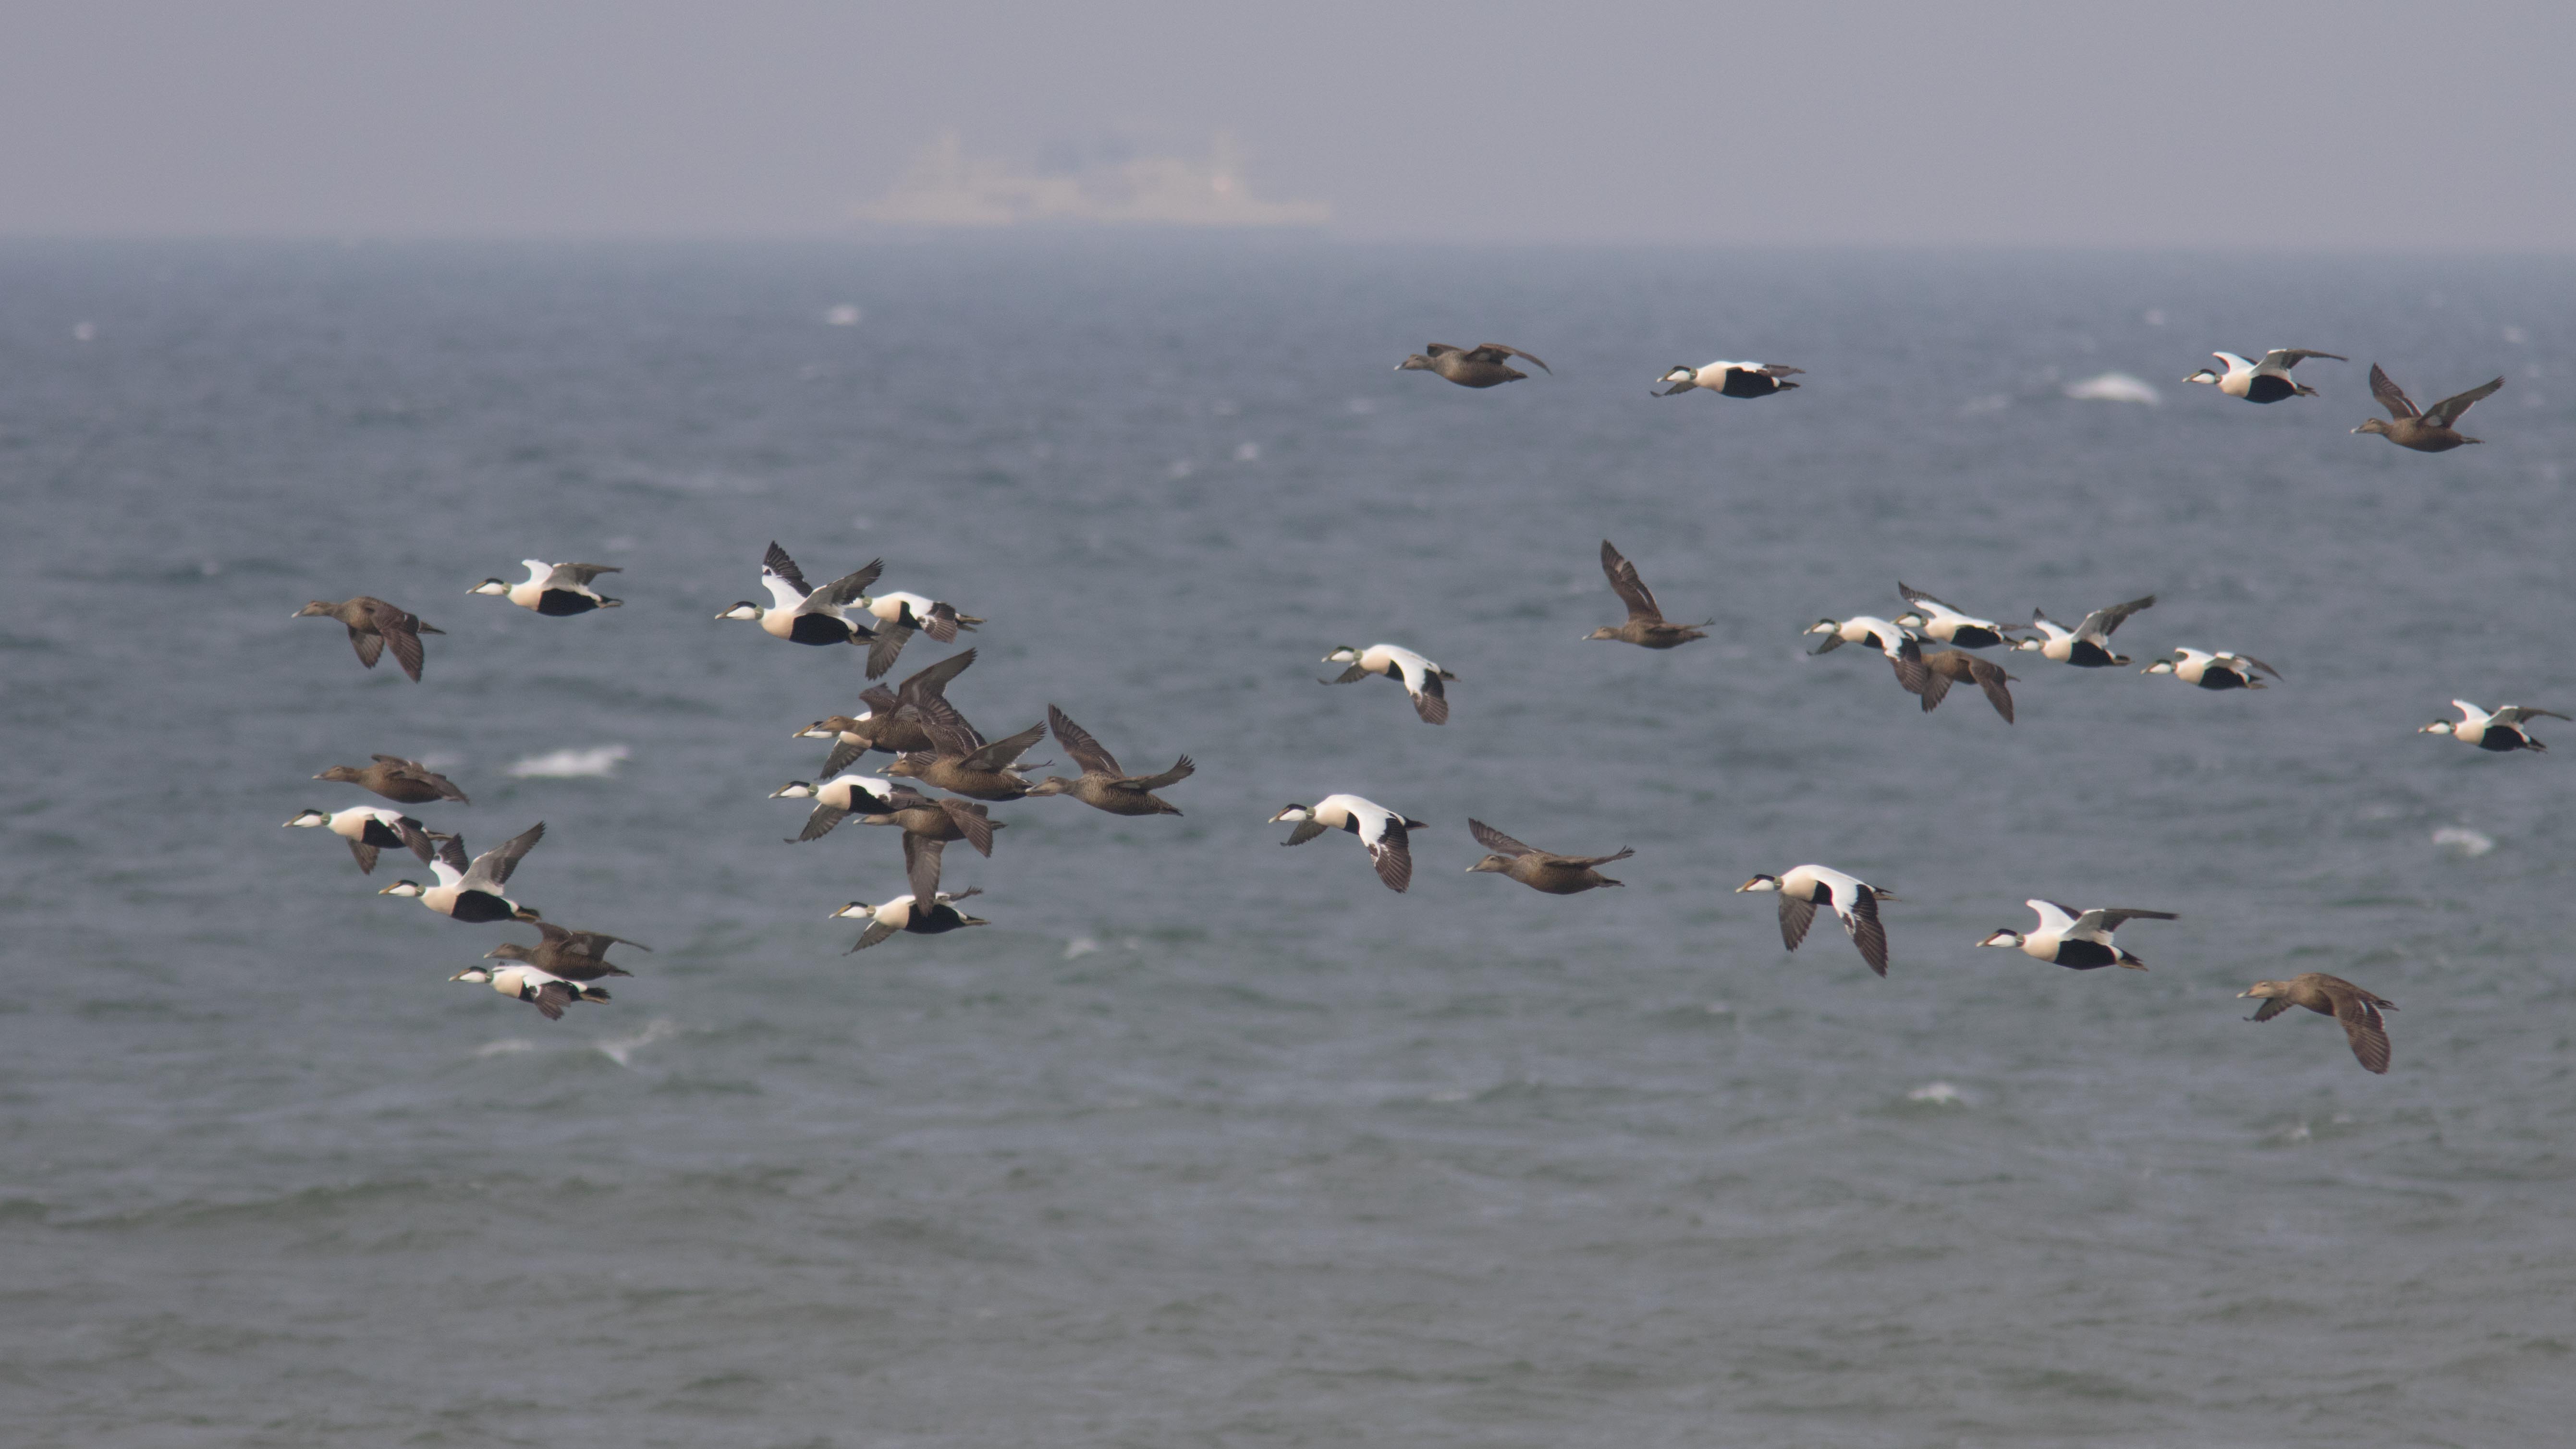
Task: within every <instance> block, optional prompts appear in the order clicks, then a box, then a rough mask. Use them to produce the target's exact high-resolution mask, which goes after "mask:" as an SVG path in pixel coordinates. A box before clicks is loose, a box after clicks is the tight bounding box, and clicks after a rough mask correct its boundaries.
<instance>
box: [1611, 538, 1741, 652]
mask: <svg viewBox="0 0 2576 1449" xmlns="http://www.w3.org/2000/svg"><path fill="white" fill-rule="evenodd" d="M1601 572H1603V573H1605V574H1607V575H1609V576H1610V592H1612V593H1614V594H1617V595H1618V596H1619V602H1621V603H1623V604H1626V605H1627V606H1628V622H1627V623H1625V624H1621V625H1619V626H1618V627H1616V628H1611V627H1609V626H1607V625H1604V626H1603V627H1601V628H1598V629H1595V630H1593V631H1592V632H1591V633H1589V634H1586V635H1584V636H1583V637H1584V638H1586V639H1616V640H1618V641H1619V642H1620V643H1622V644H1637V645H1642V646H1644V647H1645V648H1648V649H1674V648H1678V647H1680V646H1681V645H1684V644H1688V643H1689V642H1690V641H1692V640H1693V639H1705V638H1707V637H1708V635H1707V633H1706V632H1704V631H1705V630H1706V629H1707V628H1708V626H1709V625H1711V624H1714V623H1716V622H1717V621H1716V620H1715V619H1703V620H1701V621H1700V622H1699V623H1697V624H1670V623H1666V622H1665V621H1664V611H1663V610H1662V608H1660V607H1658V606H1657V605H1656V603H1655V591H1654V590H1652V589H1650V588H1647V587H1646V581H1645V580H1644V579H1641V578H1639V577H1638V576H1637V566H1636V565H1635V564H1632V563H1630V562H1628V560H1627V559H1626V558H1624V557H1622V556H1621V555H1620V553H1619V550H1617V549H1615V548H1612V547H1611V546H1610V540H1608V539H1606V538H1605V539H1603V540H1601Z"/></svg>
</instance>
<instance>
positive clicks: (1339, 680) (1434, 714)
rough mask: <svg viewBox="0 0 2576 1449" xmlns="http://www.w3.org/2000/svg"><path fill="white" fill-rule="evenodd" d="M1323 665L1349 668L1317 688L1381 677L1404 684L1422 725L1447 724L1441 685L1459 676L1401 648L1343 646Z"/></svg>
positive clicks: (1446, 704) (1446, 698)
mask: <svg viewBox="0 0 2576 1449" xmlns="http://www.w3.org/2000/svg"><path fill="white" fill-rule="evenodd" d="M1324 662H1325V663H1326V664H1347V665H1349V666H1350V668H1348V669H1345V670H1343V671H1342V672H1341V673H1340V674H1337V675H1335V676H1334V677H1332V678H1331V679H1319V680H1317V681H1315V682H1316V683H1318V684H1357V683H1359V682H1360V681H1361V680H1363V679H1366V678H1368V677H1369V676H1370V675H1372V674H1376V675H1381V676H1383V677H1385V678H1388V679H1392V680H1396V681H1398V682H1400V683H1401V684H1403V686H1404V692H1405V693H1406V694H1408V695H1410V696H1412V698H1413V712H1414V713H1415V714H1418V715H1420V716H1422V722H1423V723H1424V724H1435V725H1445V724H1447V723H1448V722H1449V691H1447V690H1446V689H1443V688H1442V687H1441V683H1440V682H1441V681H1442V680H1444V679H1445V680H1455V679H1456V678H1457V677H1458V676H1457V675H1455V674H1452V673H1450V672H1449V671H1448V670H1446V669H1443V668H1441V667H1440V666H1439V665H1437V664H1435V663H1433V662H1432V661H1430V660H1428V659H1425V658H1423V657H1422V656H1421V655H1419V654H1416V653H1414V652H1413V651H1412V650H1410V649H1407V648H1405V647H1404V646H1403V645H1401V644H1371V645H1370V646H1369V647H1367V648H1366V649H1357V648H1353V647H1352V646H1350V645H1348V644H1345V645H1343V646H1342V647H1341V648H1339V649H1336V650H1334V651H1333V652H1332V653H1330V654H1327V655H1325V656H1324Z"/></svg>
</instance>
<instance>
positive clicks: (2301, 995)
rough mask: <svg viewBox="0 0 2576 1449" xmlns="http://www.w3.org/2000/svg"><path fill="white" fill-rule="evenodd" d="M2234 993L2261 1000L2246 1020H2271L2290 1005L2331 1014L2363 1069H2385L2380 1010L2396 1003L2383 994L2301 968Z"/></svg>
mask: <svg viewBox="0 0 2576 1449" xmlns="http://www.w3.org/2000/svg"><path fill="white" fill-rule="evenodd" d="M2236 996H2237V999H2238V1000H2240V1001H2241V1000H2243V999H2244V998H2246V997H2248V996H2251V997H2255V998H2257V999H2259V1000H2261V1001H2262V1003H2263V1004H2262V1005H2261V1006H2258V1007H2256V1008H2254V1014H2253V1015H2252V1016H2249V1017H2247V1018H2245V1019H2246V1020H2247V1021H2270V1020H2271V1019H2272V1018H2273V1017H2276V1016H2279V1015H2280V1014H2281V1013H2282V1012H2285V1011H2287V1010H2289V1009H2290V1008H2291V1007H2293V1006H2304V1007H2306V1008H2307V1009H2308V1010H2310V1011H2313V1012H2315V1013H2317V1014H2318V1015H2320V1016H2331V1017H2333V1018H2334V1019H2335V1020H2336V1021H2339V1022H2341V1023H2343V1035H2344V1040H2346V1041H2348V1042H2350V1043H2352V1056H2353V1060H2355V1061H2357V1062H2359V1063H2361V1066H2362V1070H2364V1071H2369V1072H2378V1073H2381V1074H2383V1075H2384V1074H2386V1072H2387V1071H2388V1025H2387V1023H2386V1022H2385V1021H2383V1020H2381V1019H2380V1015H2379V1014H2380V1013H2381V1012H2383V1011H2395V1010H2396V1009H2397V1003H2396V1002H2394V1001H2391V1000H2389V999H2388V998H2386V997H2384V996H2375V995H2373V994H2371V993H2370V992H2368V991H2365V990H2363V989H2362V988H2360V987H2358V986H2355V985H2353V984H2352V983H2351V982H2349V981H2346V980H2344V979H2343V978H2342V977H2340V976H2328V975H2327V974H2325V973H2324V972H2322V971H2303V972H2301V973H2300V974H2298V975H2296V976H2293V977H2291V978H2290V979H2289V980H2287V981H2257V982H2255V983H2254V984H2253V985H2252V986H2251V987H2249V988H2247V989H2246V990H2243V991H2240V992H2238V993H2236Z"/></svg>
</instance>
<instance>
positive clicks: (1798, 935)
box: [1780, 891, 1816, 951]
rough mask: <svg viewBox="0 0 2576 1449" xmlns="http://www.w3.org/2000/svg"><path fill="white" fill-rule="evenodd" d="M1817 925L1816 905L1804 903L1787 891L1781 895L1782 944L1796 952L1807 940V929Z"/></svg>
mask: <svg viewBox="0 0 2576 1449" xmlns="http://www.w3.org/2000/svg"><path fill="white" fill-rule="evenodd" d="M1815 923H1816V903H1815V902H1814V901H1802V900H1800V899H1798V898H1797V897H1796V896H1793V895H1791V894H1789V893H1788V892H1787V891H1782V892H1781V893H1780V944H1781V945H1782V946H1785V947H1787V948H1788V949H1790V950H1792V951H1795V950H1797V949H1798V943H1799V942H1800V941H1803V940H1805V939H1807V928H1808V927H1809V926H1812V925H1814V924H1815Z"/></svg>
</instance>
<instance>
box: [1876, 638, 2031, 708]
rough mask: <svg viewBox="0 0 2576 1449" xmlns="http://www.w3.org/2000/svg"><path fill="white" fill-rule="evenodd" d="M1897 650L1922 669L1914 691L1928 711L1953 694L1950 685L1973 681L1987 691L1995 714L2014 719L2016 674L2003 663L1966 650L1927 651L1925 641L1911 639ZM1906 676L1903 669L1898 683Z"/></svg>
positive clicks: (1904, 657) (1988, 699) (1986, 693)
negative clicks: (2013, 683) (1920, 697)
mask: <svg viewBox="0 0 2576 1449" xmlns="http://www.w3.org/2000/svg"><path fill="white" fill-rule="evenodd" d="M1896 652H1897V653H1898V654H1899V655H1900V656H1902V657H1903V659H1904V660H1907V661H1910V662H1912V663H1913V664H1914V665H1915V667H1917V668H1919V669H1920V670H1922V674H1921V676H1920V677H1921V680H1922V683H1921V684H1920V685H1918V686H1917V687H1916V689H1915V691H1914V692H1915V693H1916V694H1917V695H1920V696H1922V699H1923V712H1924V713H1925V714H1930V713H1931V712H1932V711H1934V710H1936V709H1939V708H1940V707H1941V701H1942V700H1944V699H1947V698H1949V697H1950V686H1951V685H1954V684H1971V683H1973V684H1974V685H1976V686H1977V688H1979V689H1981V690H1983V691H1985V696H1986V703H1988V704H1991V705H1993V706H1994V707H1995V713H1997V714H1999V715H2002V716H2003V717H2004V723H2005V724H2011V723H2012V722H2013V697H2012V689H2011V684H2012V680H2013V676H2012V675H2009V674H2006V673H2004V671H2003V666H2002V665H2000V664H1996V663H1994V662H1992V661H1991V660H1985V659H1979V658H1978V657H1977V656H1975V655H1974V654H1970V653H1968V652H1967V651H1966V650H1964V649H1943V650H1939V651H1937V652H1935V653H1931V654H1926V653H1924V652H1923V646H1922V644H1920V643H1919V642H1917V641H1915V640H1912V639H1908V640H1906V641H1905V642H1904V643H1903V644H1900V645H1898V646H1897V650H1896ZM1904 679H1905V676H1904V674H1903V672H1902V670H1901V669H1900V671H1899V673H1898V675H1897V682H1898V683H1900V684H1902V683H1903V682H1904Z"/></svg>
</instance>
